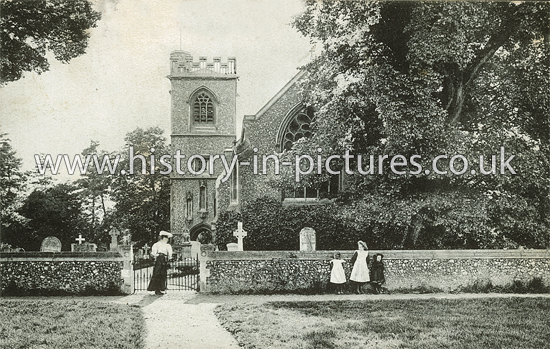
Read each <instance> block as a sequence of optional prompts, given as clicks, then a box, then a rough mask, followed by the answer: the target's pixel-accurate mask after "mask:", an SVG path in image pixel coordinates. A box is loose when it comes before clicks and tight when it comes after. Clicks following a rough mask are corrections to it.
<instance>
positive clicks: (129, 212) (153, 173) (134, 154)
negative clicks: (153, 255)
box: [113, 127, 170, 244]
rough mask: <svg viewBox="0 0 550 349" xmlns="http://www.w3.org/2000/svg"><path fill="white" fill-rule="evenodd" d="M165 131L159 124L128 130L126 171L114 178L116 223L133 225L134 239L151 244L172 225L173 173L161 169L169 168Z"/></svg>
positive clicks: (123, 156)
mask: <svg viewBox="0 0 550 349" xmlns="http://www.w3.org/2000/svg"><path fill="white" fill-rule="evenodd" d="M162 134H163V131H162V129H160V128H158V127H151V128H148V129H146V130H144V129H141V128H137V129H136V130H134V131H132V132H130V133H128V134H127V135H126V137H125V139H124V140H125V141H126V146H125V148H124V150H123V151H122V152H121V153H120V158H121V161H120V165H121V167H122V168H124V169H125V170H124V171H125V172H124V173H121V174H117V175H115V176H114V180H113V199H114V201H115V202H116V205H115V209H116V213H115V215H116V217H117V219H118V221H117V222H114V223H113V224H115V225H117V224H118V225H119V226H120V227H122V228H127V229H129V230H130V233H131V234H132V239H133V241H137V242H140V243H149V244H150V243H151V242H153V241H156V238H157V235H158V233H159V231H160V230H169V229H170V176H169V174H167V173H164V174H163V173H161V171H163V170H164V171H165V170H166V168H165V167H163V166H160V162H159V160H160V157H161V156H162V155H166V154H169V151H168V147H167V145H166V144H165V141H166V139H165V138H164V136H163V135H162ZM138 156H141V157H143V159H142V158H141V157H138ZM152 156H154V158H152ZM131 159H133V160H132V161H130V160H131ZM152 159H154V161H152ZM143 160H145V162H143Z"/></svg>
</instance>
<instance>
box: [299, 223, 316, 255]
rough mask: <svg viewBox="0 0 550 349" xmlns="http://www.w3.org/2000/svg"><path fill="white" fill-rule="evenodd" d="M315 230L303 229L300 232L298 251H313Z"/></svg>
mask: <svg viewBox="0 0 550 349" xmlns="http://www.w3.org/2000/svg"><path fill="white" fill-rule="evenodd" d="M315 247H316V242H315V230H313V228H309V227H305V228H304V229H302V230H300V251H315Z"/></svg>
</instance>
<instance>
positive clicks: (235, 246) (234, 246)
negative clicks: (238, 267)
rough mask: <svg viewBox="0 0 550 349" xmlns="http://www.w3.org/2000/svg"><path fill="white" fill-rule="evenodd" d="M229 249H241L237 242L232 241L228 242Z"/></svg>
mask: <svg viewBox="0 0 550 349" xmlns="http://www.w3.org/2000/svg"><path fill="white" fill-rule="evenodd" d="M227 251H229V252H231V251H240V250H239V244H238V243H236V242H230V243H228V244H227Z"/></svg>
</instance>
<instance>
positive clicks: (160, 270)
mask: <svg viewBox="0 0 550 349" xmlns="http://www.w3.org/2000/svg"><path fill="white" fill-rule="evenodd" d="M171 237H172V234H170V233H169V232H167V231H161V232H160V234H159V239H160V241H158V242H157V243H155V244H154V245H153V247H152V248H151V255H152V256H153V257H154V258H155V266H154V267H153V276H152V277H151V281H150V282H149V286H148V287H147V291H155V294H156V295H162V294H163V293H162V292H164V291H166V277H167V274H168V261H169V260H170V259H172V246H170V244H169V243H168V239H169V238H171Z"/></svg>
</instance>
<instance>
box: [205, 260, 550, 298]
mask: <svg viewBox="0 0 550 349" xmlns="http://www.w3.org/2000/svg"><path fill="white" fill-rule="evenodd" d="M335 252H336V251H316V252H298V251H296V252H292V251H261V252H260V251H241V252H227V251H223V252H222V251H217V252H214V251H210V252H209V251H203V252H202V257H201V258H202V260H201V291H206V292H213V293H222V294H230V293H285V292H325V291H329V290H330V288H329V279H330V263H329V261H330V259H332V256H333V255H334V253H335ZM338 252H340V253H341V255H342V258H344V259H345V260H346V262H347V263H345V264H346V265H345V271H346V274H347V278H348V280H349V275H350V270H351V266H350V263H349V262H350V259H351V257H352V255H353V251H338ZM375 253H382V254H383V255H384V264H385V268H386V271H385V276H386V280H387V282H386V285H385V286H386V287H387V289H388V290H390V291H399V290H415V289H434V290H441V291H444V292H455V291H461V290H464V289H468V287H472V286H473V285H475V284H476V283H477V284H478V285H479V284H486V283H488V282H490V283H491V284H492V285H493V286H497V287H498V286H502V287H506V286H509V285H510V284H512V283H513V282H514V281H521V282H523V283H528V282H530V281H531V280H533V279H534V278H540V279H542V281H543V283H544V284H545V285H546V286H547V287H548V286H550V251H549V250H423V251H404V250H393V251H369V254H370V255H371V256H372V255H374V254H375Z"/></svg>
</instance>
